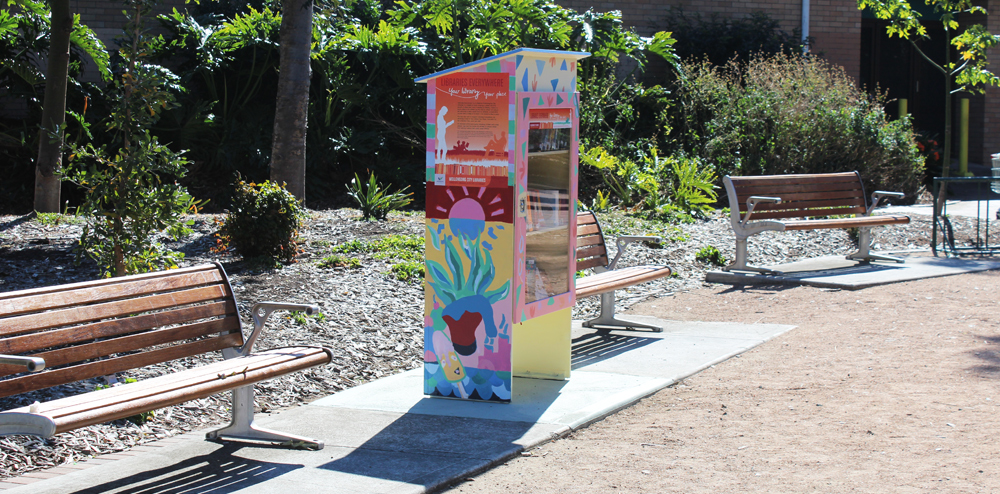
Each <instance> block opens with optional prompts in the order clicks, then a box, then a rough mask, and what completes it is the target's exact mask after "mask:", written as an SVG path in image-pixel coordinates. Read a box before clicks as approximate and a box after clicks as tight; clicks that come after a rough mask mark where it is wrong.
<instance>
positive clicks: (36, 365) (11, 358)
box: [0, 355, 45, 372]
mask: <svg viewBox="0 0 1000 494" xmlns="http://www.w3.org/2000/svg"><path fill="white" fill-rule="evenodd" d="M0 364H3V365H21V366H24V367H25V368H27V369H28V372H38V371H41V370H42V369H44V368H45V359H41V358H38V357H21V356H18V355H0Z"/></svg>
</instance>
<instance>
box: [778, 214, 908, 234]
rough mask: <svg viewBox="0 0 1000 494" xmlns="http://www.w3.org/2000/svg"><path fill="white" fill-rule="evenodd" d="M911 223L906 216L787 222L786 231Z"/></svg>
mask: <svg viewBox="0 0 1000 494" xmlns="http://www.w3.org/2000/svg"><path fill="white" fill-rule="evenodd" d="M909 222H910V218H908V217H906V216H892V215H885V216H865V217H861V218H839V219H826V220H808V221H786V222H784V223H785V230H817V229H823V228H860V227H868V226H884V225H898V224H906V223H909Z"/></svg>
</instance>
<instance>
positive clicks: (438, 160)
mask: <svg viewBox="0 0 1000 494" xmlns="http://www.w3.org/2000/svg"><path fill="white" fill-rule="evenodd" d="M587 56H589V53H580V52H564V51H553V50H536V49H529V48H522V49H519V50H514V51H511V52H507V53H503V54H500V55H497V56H494V57H490V58H487V59H483V60H479V61H476V62H472V63H469V64H465V65H462V66H460V67H455V68H453V69H449V70H445V71H441V72H438V73H436V74H431V75H429V76H426V77H422V78H420V79H417V82H421V83H426V84H427V220H426V221H427V250H426V252H427V254H426V268H427V271H426V281H427V283H426V302H425V312H424V392H425V393H426V394H428V395H432V396H441V397H449V398H459V399H470V400H485V401H500V402H507V401H510V400H511V383H512V376H515V375H517V376H526V377H540V378H550V379H565V378H568V377H569V372H570V345H571V338H570V324H571V320H570V310H571V308H572V306H573V304H574V303H575V301H576V300H575V296H574V282H573V279H574V273H575V272H576V258H575V255H574V249H575V247H576V246H575V240H576V214H575V213H576V211H575V210H576V197H577V150H578V147H579V146H578V141H579V135H578V124H577V119H578V116H579V101H580V99H579V93H577V92H576V65H577V61H578V60H580V59H581V58H585V57H587Z"/></svg>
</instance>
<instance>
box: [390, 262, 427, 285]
mask: <svg viewBox="0 0 1000 494" xmlns="http://www.w3.org/2000/svg"><path fill="white" fill-rule="evenodd" d="M389 271H390V272H391V273H392V275H393V276H395V277H396V279H397V280H399V281H417V280H421V279H423V277H424V263H423V262H416V261H405V262H400V263H396V264H393V265H392V268H390V270H389Z"/></svg>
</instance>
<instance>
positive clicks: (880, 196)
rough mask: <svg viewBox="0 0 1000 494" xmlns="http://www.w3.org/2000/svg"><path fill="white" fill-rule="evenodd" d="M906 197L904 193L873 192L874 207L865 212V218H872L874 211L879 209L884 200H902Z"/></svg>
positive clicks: (869, 207)
mask: <svg viewBox="0 0 1000 494" xmlns="http://www.w3.org/2000/svg"><path fill="white" fill-rule="evenodd" d="M904 195H905V194H903V193H902V192H886V191H884V190H876V191H875V192H872V205H871V206H868V211H866V212H865V216H870V215H871V214H872V211H874V210H875V208H877V207H878V205H879V203H880V202H882V199H883V198H886V197H891V198H893V199H902V198H903V196H904Z"/></svg>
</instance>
